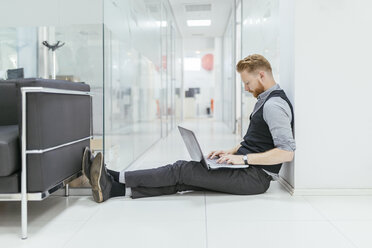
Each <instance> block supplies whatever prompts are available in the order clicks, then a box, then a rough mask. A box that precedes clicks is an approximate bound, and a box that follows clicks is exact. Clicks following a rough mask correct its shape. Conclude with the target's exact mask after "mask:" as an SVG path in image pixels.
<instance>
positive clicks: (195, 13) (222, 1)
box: [169, 0, 233, 38]
mask: <svg viewBox="0 0 372 248" xmlns="http://www.w3.org/2000/svg"><path fill="white" fill-rule="evenodd" d="M169 2H170V4H171V6H172V9H173V12H174V16H175V18H176V22H177V25H178V27H179V29H180V32H181V35H182V37H184V38H190V37H218V36H222V35H223V33H224V31H225V28H226V24H227V20H228V18H229V16H230V12H231V6H232V4H233V0H197V1H195V0H169ZM186 8H187V9H189V11H186ZM198 9H202V10H198ZM208 9H210V10H208ZM205 19H210V20H211V21H212V23H211V25H210V26H209V27H188V26H187V24H186V21H187V20H205Z"/></svg>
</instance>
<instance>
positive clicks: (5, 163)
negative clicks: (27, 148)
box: [0, 125, 21, 177]
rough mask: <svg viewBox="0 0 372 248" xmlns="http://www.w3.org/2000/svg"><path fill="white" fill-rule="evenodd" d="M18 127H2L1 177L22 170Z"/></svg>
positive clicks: (0, 141) (0, 149)
mask: <svg viewBox="0 0 372 248" xmlns="http://www.w3.org/2000/svg"><path fill="white" fill-rule="evenodd" d="M18 137H19V136H18V126H17V125H11V126H0V177H3V176H9V175H11V174H13V173H14V172H16V171H18V170H19V169H20V168H21V153H20V147H19V144H20V142H19V138H18Z"/></svg>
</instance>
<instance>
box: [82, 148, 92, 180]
mask: <svg viewBox="0 0 372 248" xmlns="http://www.w3.org/2000/svg"><path fill="white" fill-rule="evenodd" d="M87 153H88V149H87V148H85V149H84V153H83V160H82V162H81V170H82V171H83V175H84V176H85V177H86V178H88V180H89V183H90V184H91V185H92V183H91V181H90V178H89V177H88V176H87V174H86V173H85V167H84V165H85V160H86V159H87V158H88V159H89V156H87Z"/></svg>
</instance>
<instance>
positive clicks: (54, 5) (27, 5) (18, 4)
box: [0, 0, 103, 27]
mask: <svg viewBox="0 0 372 248" xmlns="http://www.w3.org/2000/svg"><path fill="white" fill-rule="evenodd" d="M0 10H1V22H0V27H20V26H22V27H23V26H28V27H29V26H43V25H45V26H47V25H48V26H55V25H69V24H98V23H102V22H103V15H102V0H79V1H76V0H32V1H29V0H1V1H0Z"/></svg>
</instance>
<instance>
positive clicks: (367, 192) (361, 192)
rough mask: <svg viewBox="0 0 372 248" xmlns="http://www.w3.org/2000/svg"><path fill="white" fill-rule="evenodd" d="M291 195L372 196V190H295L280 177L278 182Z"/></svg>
mask: <svg viewBox="0 0 372 248" xmlns="http://www.w3.org/2000/svg"><path fill="white" fill-rule="evenodd" d="M277 181H278V182H279V183H280V184H281V185H282V186H283V187H284V188H285V189H286V190H287V191H288V192H289V193H290V194H291V195H293V196H300V195H313V196H323V195H329V196H337V195H351V196H357V195H372V189H368V188H366V189H362V188H360V189H327V188H323V189H322V188H319V189H295V188H293V187H292V185H290V184H289V183H288V182H287V181H286V180H284V179H283V178H282V177H279V178H278V180H277Z"/></svg>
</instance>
